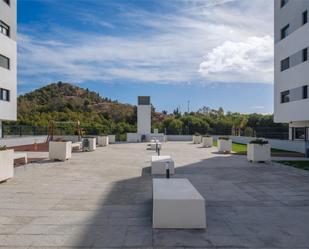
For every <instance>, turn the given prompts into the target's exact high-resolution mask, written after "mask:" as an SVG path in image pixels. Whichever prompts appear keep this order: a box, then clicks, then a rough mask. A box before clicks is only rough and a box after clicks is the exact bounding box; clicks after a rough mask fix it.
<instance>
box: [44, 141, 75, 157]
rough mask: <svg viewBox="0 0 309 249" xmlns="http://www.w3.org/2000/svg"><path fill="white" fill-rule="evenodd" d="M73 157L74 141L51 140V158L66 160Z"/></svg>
mask: <svg viewBox="0 0 309 249" xmlns="http://www.w3.org/2000/svg"><path fill="white" fill-rule="evenodd" d="M71 157H72V142H71V141H67V142H61V141H51V142H49V159H50V160H60V161H65V160H68V159H70V158H71Z"/></svg>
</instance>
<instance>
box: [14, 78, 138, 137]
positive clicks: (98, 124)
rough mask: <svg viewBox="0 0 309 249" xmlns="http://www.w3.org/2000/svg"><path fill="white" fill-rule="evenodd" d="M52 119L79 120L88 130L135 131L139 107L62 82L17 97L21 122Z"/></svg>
mask: <svg viewBox="0 0 309 249" xmlns="http://www.w3.org/2000/svg"><path fill="white" fill-rule="evenodd" d="M50 120H57V121H76V120H80V121H81V124H82V126H83V127H84V129H85V130H86V132H87V133H113V132H116V131H117V133H118V132H119V131H121V133H125V132H133V131H135V130H136V107H135V106H133V105H129V104H121V103H118V102H117V101H112V100H111V99H108V98H104V97H101V96H100V95H99V94H98V93H96V92H93V91H89V90H88V89H84V88H81V87H77V86H74V85H72V84H69V83H62V82H58V83H53V84H50V85H47V86H44V87H42V88H39V89H36V90H34V91H32V92H30V93H27V94H25V95H20V96H19V97H18V122H17V123H18V124H20V125H31V126H47V125H48V123H49V121H50ZM68 129H69V128H68ZM68 132H69V131H68Z"/></svg>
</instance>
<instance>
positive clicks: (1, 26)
mask: <svg viewBox="0 0 309 249" xmlns="http://www.w3.org/2000/svg"><path fill="white" fill-rule="evenodd" d="M0 33H2V34H4V35H6V36H8V37H10V27H9V26H8V25H7V24H5V23H4V22H2V21H0Z"/></svg>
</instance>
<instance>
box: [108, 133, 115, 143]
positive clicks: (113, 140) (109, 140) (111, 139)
mask: <svg viewBox="0 0 309 249" xmlns="http://www.w3.org/2000/svg"><path fill="white" fill-rule="evenodd" d="M108 143H109V144H114V143H116V135H108Z"/></svg>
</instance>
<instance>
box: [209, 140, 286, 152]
mask: <svg viewBox="0 0 309 249" xmlns="http://www.w3.org/2000/svg"><path fill="white" fill-rule="evenodd" d="M213 145H214V146H217V141H214V142H213ZM232 151H234V152H236V153H246V152H247V145H246V144H239V143H232ZM271 152H291V151H287V150H278V149H271Z"/></svg>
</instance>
